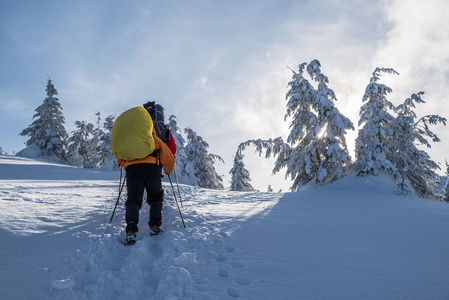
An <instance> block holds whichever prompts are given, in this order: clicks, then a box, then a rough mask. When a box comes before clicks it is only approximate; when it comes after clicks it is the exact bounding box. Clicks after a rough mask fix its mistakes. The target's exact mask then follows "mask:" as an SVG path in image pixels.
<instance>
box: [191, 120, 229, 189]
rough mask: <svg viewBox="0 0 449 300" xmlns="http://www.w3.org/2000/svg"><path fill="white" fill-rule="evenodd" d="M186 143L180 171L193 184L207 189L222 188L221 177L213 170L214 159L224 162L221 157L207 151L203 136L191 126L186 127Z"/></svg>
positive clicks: (207, 146) (207, 145)
mask: <svg viewBox="0 0 449 300" xmlns="http://www.w3.org/2000/svg"><path fill="white" fill-rule="evenodd" d="M185 133H187V145H186V146H185V151H186V163H185V165H184V167H183V170H182V172H183V173H184V174H186V175H187V176H188V177H189V178H190V180H191V181H192V184H193V185H195V186H199V187H203V188H209V189H223V188H224V187H223V184H222V182H223V179H222V178H221V177H220V176H219V175H218V174H217V172H216V171H215V167H214V163H215V160H219V161H221V162H223V163H224V161H223V159H222V158H221V157H220V156H218V155H215V154H211V153H208V151H207V149H208V148H209V144H207V143H206V142H205V141H204V140H203V138H202V137H201V136H199V135H197V134H196V132H194V131H193V130H192V129H191V128H186V129H185Z"/></svg>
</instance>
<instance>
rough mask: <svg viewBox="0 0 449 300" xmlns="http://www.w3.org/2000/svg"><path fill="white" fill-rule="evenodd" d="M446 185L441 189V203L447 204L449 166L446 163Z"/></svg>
mask: <svg viewBox="0 0 449 300" xmlns="http://www.w3.org/2000/svg"><path fill="white" fill-rule="evenodd" d="M445 175H446V184H445V185H444V187H443V201H446V202H449V164H448V163H447V161H446V174H445Z"/></svg>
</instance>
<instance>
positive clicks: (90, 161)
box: [84, 112, 104, 168]
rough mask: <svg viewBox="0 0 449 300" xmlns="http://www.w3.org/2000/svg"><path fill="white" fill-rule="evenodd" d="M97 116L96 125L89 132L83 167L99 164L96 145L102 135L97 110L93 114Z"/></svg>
mask: <svg viewBox="0 0 449 300" xmlns="http://www.w3.org/2000/svg"><path fill="white" fill-rule="evenodd" d="M95 115H96V116H97V127H96V128H93V129H92V131H91V132H90V135H91V137H90V139H89V142H88V144H89V149H88V152H87V155H86V157H85V160H84V167H85V168H99V164H100V157H99V154H100V153H99V152H98V147H99V146H100V144H101V138H102V136H103V135H104V132H103V130H102V129H101V128H100V124H101V114H100V112H97V113H96V114H95Z"/></svg>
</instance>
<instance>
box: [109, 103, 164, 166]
mask: <svg viewBox="0 0 449 300" xmlns="http://www.w3.org/2000/svg"><path fill="white" fill-rule="evenodd" d="M111 148H112V153H113V154H114V156H115V157H117V158H119V159H123V160H126V161H130V160H135V159H140V158H144V157H147V156H148V155H150V154H151V153H153V151H154V149H155V148H156V147H155V144H154V139H153V121H152V120H151V116H150V114H149V113H148V111H147V110H146V109H145V108H143V107H142V106H137V107H134V108H131V109H128V110H127V111H125V112H124V113H122V114H121V115H120V116H118V118H117V119H116V120H115V122H114V126H113V127H112V135H111Z"/></svg>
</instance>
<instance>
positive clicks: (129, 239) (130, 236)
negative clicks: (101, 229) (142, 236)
mask: <svg viewBox="0 0 449 300" xmlns="http://www.w3.org/2000/svg"><path fill="white" fill-rule="evenodd" d="M136 239H137V235H136V233H135V232H134V231H130V232H128V233H127V234H126V239H125V243H124V244H125V246H131V245H134V244H135V243H136Z"/></svg>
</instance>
